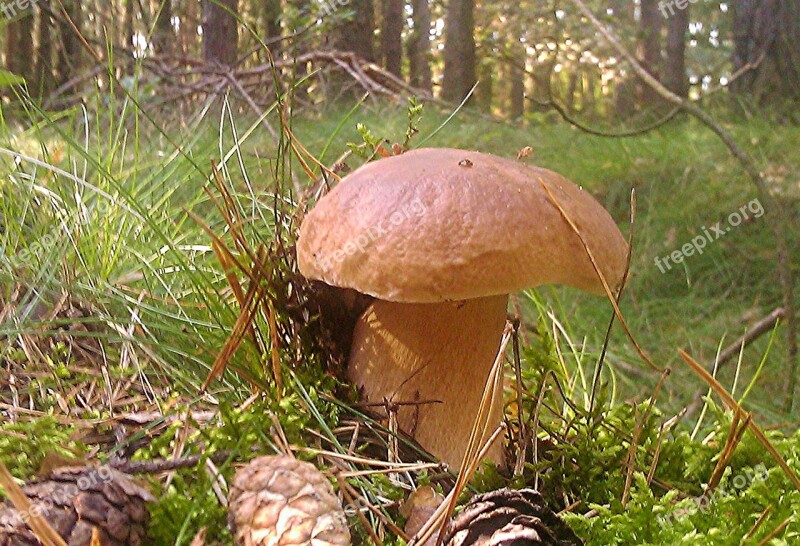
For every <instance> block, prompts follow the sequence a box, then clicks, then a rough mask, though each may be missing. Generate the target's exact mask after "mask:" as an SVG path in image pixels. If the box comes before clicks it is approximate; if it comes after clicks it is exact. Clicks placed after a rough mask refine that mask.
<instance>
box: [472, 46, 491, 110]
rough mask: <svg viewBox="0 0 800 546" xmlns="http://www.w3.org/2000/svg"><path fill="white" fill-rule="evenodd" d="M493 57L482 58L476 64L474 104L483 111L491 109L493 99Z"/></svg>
mask: <svg viewBox="0 0 800 546" xmlns="http://www.w3.org/2000/svg"><path fill="white" fill-rule="evenodd" d="M495 66H496V65H495V61H494V59H489V58H485V57H484V58H482V59H481V61H480V63H479V65H478V88H477V89H476V90H475V103H476V106H477V107H478V108H479V109H480V110H481V111H483V112H491V111H492V103H493V101H494V79H495V73H494V68H495Z"/></svg>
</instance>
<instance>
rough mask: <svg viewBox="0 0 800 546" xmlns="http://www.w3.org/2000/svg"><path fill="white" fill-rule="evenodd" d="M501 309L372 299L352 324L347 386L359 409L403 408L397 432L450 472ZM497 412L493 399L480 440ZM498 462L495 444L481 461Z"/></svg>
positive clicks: (496, 341) (499, 303)
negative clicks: (356, 392)
mask: <svg viewBox="0 0 800 546" xmlns="http://www.w3.org/2000/svg"><path fill="white" fill-rule="evenodd" d="M507 305H508V296H507V295H502V296H490V297H484V298H476V299H470V300H464V301H457V302H444V303H394V302H389V301H384V300H375V301H374V302H373V303H372V305H370V307H369V308H368V309H367V310H366V311H365V312H364V314H363V315H361V318H360V319H359V320H358V323H357V324H356V328H355V333H354V335H353V345H352V350H351V353H350V365H349V367H348V374H349V377H350V380H351V381H352V382H353V383H355V384H356V385H358V386H359V387H360V388H361V390H362V395H363V399H364V401H365V402H368V403H382V402H384V401H388V402H390V403H392V402H394V403H398V402H402V403H404V404H401V405H399V406H395V407H396V408H397V417H398V425H399V427H400V428H401V429H402V430H403V431H404V432H406V433H407V434H409V435H410V436H412V437H413V438H414V439H416V441H417V442H419V444H420V445H422V447H424V448H425V449H427V450H428V451H430V452H431V453H432V454H433V455H435V456H436V457H438V458H439V459H441V460H442V461H444V462H445V463H447V464H448V465H450V466H451V468H456V469H457V468H459V466H460V465H461V460H462V458H463V455H464V452H465V450H466V447H467V442H468V441H469V436H470V431H471V430H472V427H473V424H474V421H475V417H476V415H477V412H478V408H479V406H480V401H481V397H482V396H483V391H484V387H485V384H486V380H487V378H488V376H489V372H490V371H491V368H492V365H493V363H494V360H495V357H496V356H497V351H498V349H499V347H500V338H501V337H502V332H503V328H504V327H505V322H506V307H507ZM432 401H435V403H430V402H432ZM409 402H411V403H412V404H406V403H409ZM414 402H422V403H421V404H413V403H414ZM502 413H503V399H502V396H497V397H496V399H495V403H494V406H493V407H492V408H491V412H490V421H489V426H488V427H487V431H488V433H487V438H488V436H489V435H491V434H492V433H493V432H494V429H495V427H496V426H497V425H499V424H500V421H501V419H502ZM484 440H485V438H484ZM502 455H503V449H502V445H501V444H500V442H498V443H496V444H495V445H494V446H493V447H492V449H491V451H490V452H489V458H490V459H491V460H492V461H494V462H496V463H498V464H502Z"/></svg>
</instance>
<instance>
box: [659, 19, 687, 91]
mask: <svg viewBox="0 0 800 546" xmlns="http://www.w3.org/2000/svg"><path fill="white" fill-rule="evenodd" d="M689 8H690V6H686V8H685V9H679V10H676V11H675V14H674V15H670V18H669V21H668V23H667V58H666V63H665V65H664V85H665V86H666V87H667V89H669V90H670V91H672V92H673V93H675V94H676V95H678V96H679V97H688V96H689V80H688V79H687V77H686V32H687V31H688V30H689Z"/></svg>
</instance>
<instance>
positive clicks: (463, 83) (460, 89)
mask: <svg viewBox="0 0 800 546" xmlns="http://www.w3.org/2000/svg"><path fill="white" fill-rule="evenodd" d="M474 30H475V1H474V0H450V2H449V4H448V6H447V17H446V19H445V26H444V35H445V43H444V79H443V83H442V98H443V99H444V100H446V101H451V102H460V101H462V100H463V99H464V98H465V97H466V96H467V95H468V94H469V92H470V90H471V89H472V87H473V86H474V85H475V81H476V77H475V33H474Z"/></svg>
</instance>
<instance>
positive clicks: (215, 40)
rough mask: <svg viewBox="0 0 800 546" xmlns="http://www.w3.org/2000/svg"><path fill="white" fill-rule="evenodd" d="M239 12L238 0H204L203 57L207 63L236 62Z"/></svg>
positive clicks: (224, 64)
mask: <svg viewBox="0 0 800 546" xmlns="http://www.w3.org/2000/svg"><path fill="white" fill-rule="evenodd" d="M237 13H238V1H237V0H203V59H205V61H206V62H207V63H210V64H217V65H222V66H233V65H234V64H235V63H236V60H237V59H236V47H237V43H238V28H237V27H238V25H237V22H236V18H235V15H236V14H237Z"/></svg>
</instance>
